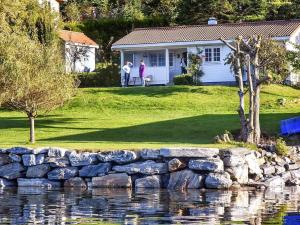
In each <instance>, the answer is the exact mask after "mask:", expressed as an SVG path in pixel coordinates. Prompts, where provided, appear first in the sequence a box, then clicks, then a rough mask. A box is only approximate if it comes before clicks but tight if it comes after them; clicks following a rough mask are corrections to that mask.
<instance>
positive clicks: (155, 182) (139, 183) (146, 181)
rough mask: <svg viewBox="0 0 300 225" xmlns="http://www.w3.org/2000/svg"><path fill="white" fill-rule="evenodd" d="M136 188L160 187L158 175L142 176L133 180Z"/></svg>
mask: <svg viewBox="0 0 300 225" xmlns="http://www.w3.org/2000/svg"><path fill="white" fill-rule="evenodd" d="M135 187H136V188H160V187H161V179H160V176H159V175H153V176H148V177H143V178H139V179H136V180H135Z"/></svg>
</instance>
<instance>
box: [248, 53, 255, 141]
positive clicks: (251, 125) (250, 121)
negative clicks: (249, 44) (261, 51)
mask: <svg viewBox="0 0 300 225" xmlns="http://www.w3.org/2000/svg"><path fill="white" fill-rule="evenodd" d="M246 63H247V79H248V86H249V115H248V134H247V142H249V143H254V113H253V111H254V96H255V94H254V90H253V79H252V72H251V58H250V56H249V55H247V59H246Z"/></svg>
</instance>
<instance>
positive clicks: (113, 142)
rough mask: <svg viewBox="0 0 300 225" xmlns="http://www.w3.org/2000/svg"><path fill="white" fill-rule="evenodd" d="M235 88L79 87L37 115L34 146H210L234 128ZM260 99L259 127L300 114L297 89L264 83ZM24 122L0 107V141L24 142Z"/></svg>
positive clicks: (270, 128)
mask: <svg viewBox="0 0 300 225" xmlns="http://www.w3.org/2000/svg"><path fill="white" fill-rule="evenodd" d="M236 93H237V90H236V88H235V87H223V86H201V87H190V86H173V87H147V88H141V87H135V88H125V89H123V88H89V89H79V91H78V95H77V96H76V97H75V98H74V99H73V100H72V101H71V102H70V103H69V104H67V105H66V106H65V107H63V108H61V109H58V110H56V111H54V112H51V113H50V114H49V115H45V116H41V117H39V118H38V120H37V121H36V126H37V129H36V136H37V144H36V145H35V146H62V147H69V148H76V149H113V148H118V149H121V148H144V147H161V146H183V145H185V146H200V145H201V146H211V145H212V143H213V138H214V136H215V135H217V134H220V133H222V132H224V131H225V130H236V129H238V127H239V123H238V116H237V114H236V108H237V106H238V98H237V94H236ZM281 98H285V99H286V100H287V103H286V105H285V106H280V105H279V104H278V100H279V99H281ZM261 99H262V106H261V108H262V115H261V122H262V129H263V131H265V132H268V133H271V134H278V132H279V120H281V119H285V118H289V117H293V116H296V115H299V114H300V90H299V89H298V90H297V89H294V88H291V87H286V86H278V85H271V86H265V87H264V88H263V90H262V96H261ZM27 125H28V124H27V120H26V118H25V117H24V114H22V113H17V112H8V111H4V110H2V111H0V129H1V133H0V146H1V147H2V146H3V147H7V146H16V145H28V142H27V140H28V128H27Z"/></svg>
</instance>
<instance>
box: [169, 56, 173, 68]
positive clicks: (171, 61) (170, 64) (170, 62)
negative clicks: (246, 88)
mask: <svg viewBox="0 0 300 225" xmlns="http://www.w3.org/2000/svg"><path fill="white" fill-rule="evenodd" d="M169 66H174V53H169Z"/></svg>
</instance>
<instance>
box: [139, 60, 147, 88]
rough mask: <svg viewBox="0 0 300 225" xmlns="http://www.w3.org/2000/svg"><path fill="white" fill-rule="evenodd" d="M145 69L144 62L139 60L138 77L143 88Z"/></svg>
mask: <svg viewBox="0 0 300 225" xmlns="http://www.w3.org/2000/svg"><path fill="white" fill-rule="evenodd" d="M145 69H146V65H145V63H144V60H141V63H140V68H139V75H140V78H141V83H142V86H143V87H145V85H146V82H145Z"/></svg>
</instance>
